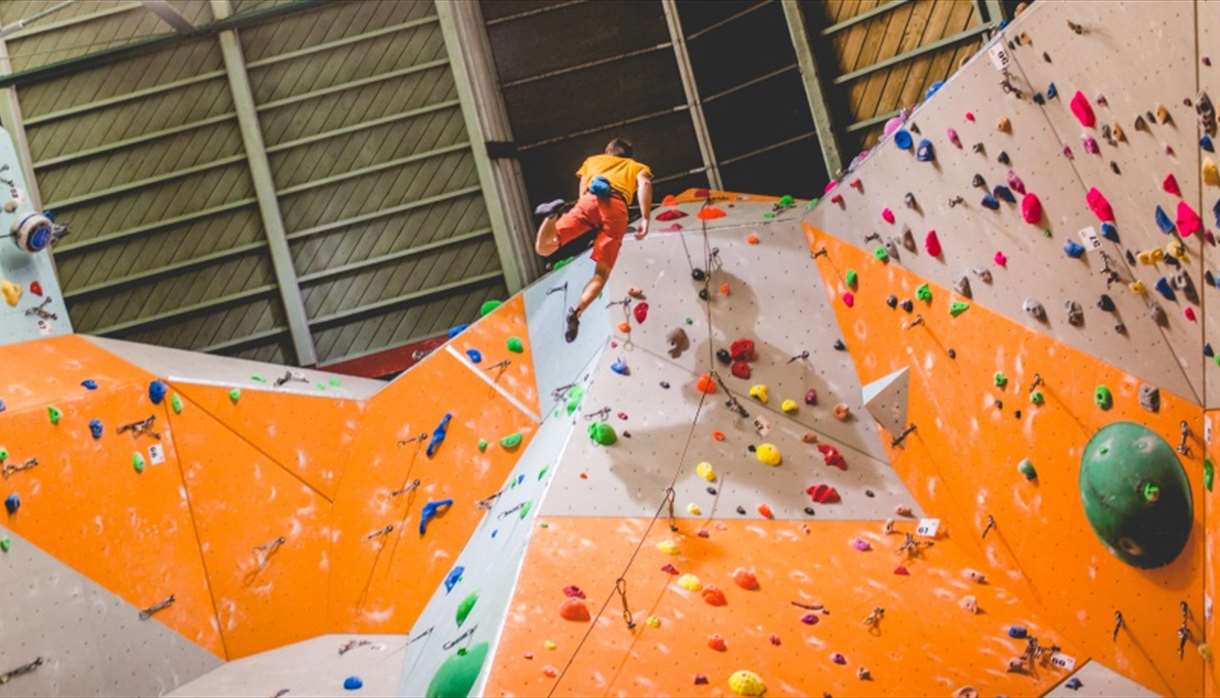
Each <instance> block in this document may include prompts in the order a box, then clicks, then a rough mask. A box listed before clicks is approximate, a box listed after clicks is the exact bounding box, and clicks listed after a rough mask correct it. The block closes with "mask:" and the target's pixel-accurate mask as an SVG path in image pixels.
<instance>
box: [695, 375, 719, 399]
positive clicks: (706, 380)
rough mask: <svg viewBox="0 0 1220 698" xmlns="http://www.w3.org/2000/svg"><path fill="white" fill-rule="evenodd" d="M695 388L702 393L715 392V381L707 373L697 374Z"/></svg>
mask: <svg viewBox="0 0 1220 698" xmlns="http://www.w3.org/2000/svg"><path fill="white" fill-rule="evenodd" d="M695 389H696V390H698V391H699V392H701V393H703V394H704V395H712V394H714V393H715V392H716V381H715V380H713V379H712V377H711V376H710V375H709V374H706V373H705V374H703V375H701V376H699V380H698V381H696V382H695Z"/></svg>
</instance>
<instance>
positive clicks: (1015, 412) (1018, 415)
mask: <svg viewBox="0 0 1220 698" xmlns="http://www.w3.org/2000/svg"><path fill="white" fill-rule="evenodd" d="M1012 416H1014V417H1016V418H1017V419H1020V418H1021V410H1015V411H1013V413H1012Z"/></svg>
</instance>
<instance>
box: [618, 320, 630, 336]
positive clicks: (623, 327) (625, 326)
mask: <svg viewBox="0 0 1220 698" xmlns="http://www.w3.org/2000/svg"><path fill="white" fill-rule="evenodd" d="M618 331H619V332H622V333H623V334H631V323H629V322H627V321H626V320H624V321H622V322H620V323H619V324H618Z"/></svg>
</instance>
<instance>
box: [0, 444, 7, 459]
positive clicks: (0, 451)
mask: <svg viewBox="0 0 1220 698" xmlns="http://www.w3.org/2000/svg"><path fill="white" fill-rule="evenodd" d="M6 460H8V449H7V448H4V447H3V446H0V463H3V462H4V461H6Z"/></svg>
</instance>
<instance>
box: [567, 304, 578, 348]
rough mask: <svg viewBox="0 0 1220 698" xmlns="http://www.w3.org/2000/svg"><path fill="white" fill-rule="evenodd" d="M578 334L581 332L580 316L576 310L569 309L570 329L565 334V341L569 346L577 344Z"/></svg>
mask: <svg viewBox="0 0 1220 698" xmlns="http://www.w3.org/2000/svg"><path fill="white" fill-rule="evenodd" d="M578 332H580V316H579V315H577V314H576V309H575V308H568V329H567V330H565V331H564V333H563V338H564V341H566V342H567V343H568V344H571V343H572V342H575V341H576V334H577V333H578Z"/></svg>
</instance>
